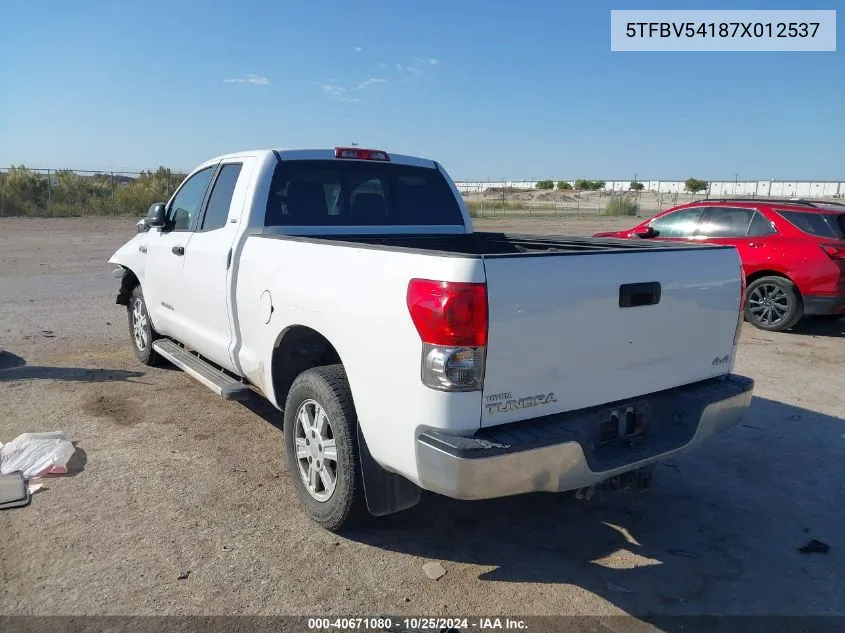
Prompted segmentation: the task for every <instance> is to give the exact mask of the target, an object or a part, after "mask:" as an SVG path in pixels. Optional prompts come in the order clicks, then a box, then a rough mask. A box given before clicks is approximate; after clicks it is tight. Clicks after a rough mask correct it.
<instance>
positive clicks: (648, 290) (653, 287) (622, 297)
mask: <svg viewBox="0 0 845 633" xmlns="http://www.w3.org/2000/svg"><path fill="white" fill-rule="evenodd" d="M658 303H660V282H659V281H646V282H643V283H638V284H622V285H621V286H619V307H620V308H636V307H638V306H653V305H657V304H658Z"/></svg>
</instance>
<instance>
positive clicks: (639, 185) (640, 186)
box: [628, 180, 645, 191]
mask: <svg viewBox="0 0 845 633" xmlns="http://www.w3.org/2000/svg"><path fill="white" fill-rule="evenodd" d="M628 189H629V190H630V191H642V190H643V189H645V185H644V184H643V183H641V182H637V181H636V180H635V181H634V182H632V183H631V186H630V187H628Z"/></svg>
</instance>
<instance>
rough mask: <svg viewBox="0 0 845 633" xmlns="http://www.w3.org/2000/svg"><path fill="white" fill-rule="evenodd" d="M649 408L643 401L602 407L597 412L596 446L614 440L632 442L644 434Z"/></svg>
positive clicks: (614, 441)
mask: <svg viewBox="0 0 845 633" xmlns="http://www.w3.org/2000/svg"><path fill="white" fill-rule="evenodd" d="M649 409H650V407H649V406H647V404H646V403H644V402H634V403H629V404H625V405H620V406H616V407H613V408H607V409H603V410H601V411H600V412H599V414H598V425H597V429H596V435H597V437H596V438H595V444H596V446H606V445H608V444H614V443H616V442H623V443H626V442H634V441H636V440H637V439H639V438H642V437H644V436H645V435H646V432H647V430H648V419H649V417H650V416H649Z"/></svg>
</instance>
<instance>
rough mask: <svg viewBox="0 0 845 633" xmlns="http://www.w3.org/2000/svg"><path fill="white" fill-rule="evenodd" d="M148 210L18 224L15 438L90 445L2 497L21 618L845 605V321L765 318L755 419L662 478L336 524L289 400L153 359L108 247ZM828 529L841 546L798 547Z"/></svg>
mask: <svg viewBox="0 0 845 633" xmlns="http://www.w3.org/2000/svg"><path fill="white" fill-rule="evenodd" d="M630 223H631V220H630V219H629V220H625V219H621V220H614V219H612V218H611V219H608V218H595V217H594V218H581V219H578V218H565V219H547V220H540V219H520V220H500V221H482V222H480V223H479V224H480V225H481V226H482V227H483V228H486V229H491V230H506V231H519V232H535V233H571V234H589V233H592V232H594V231H598V230H603V229H610V228H614V227H622V226H626V225H628V224H630ZM133 225H134V220H127V219H103V218H70V219H41V220H39V219H2V220H0V347H3V348H4V349H5V350H6V352H5V353H4V354H3V356H2V358H0V367H2V369H0V441H9V440H11V439H12V438H14V437H15V436H17V435H18V434H19V433H22V432H25V431H48V430H56V429H60V430H63V431H65V432H66V433H67V434H68V435H69V436H70V437H71V438H72V439H73V440H74V441H75V442H76V443H77V453H76V456H75V458H74V460H73V462H72V463H71V469H72V473H71V475H70V476H67V477H62V478H56V479H52V480H50V481H48V485H47V489H46V490H42V491H40V492H38V493H37V494H36V495H35V496H34V497H33V501H32V505H31V506H30V507H28V508H25V509H19V510H11V511H7V512H2V513H0V614H6V615H10V614H19V615H33V614H38V615H47V614H115V615H116V614H122V615H137V614H150V615H152V614H205V615H213V614H300V615H302V614H308V615H312V614H313V615H317V614H329V613H331V614H338V615H350V614H357V615H373V614H377V613H392V614H415V615H429V616H446V615H456V614H475V615H503V614H523V615H527V614H536V615H543V614H564V615H570V614H595V615H612V614H621V613H628V614H632V615H634V616H636V617H638V618H641V619H642V618H647V617H649V616H654V615H659V614H668V615H697V614H794V615H833V614H838V615H845V582H843V580H845V572H843V570H845V520H843V508H845V469H843V463H845V421H843V418H845V372H843V366H845V320H840V321H839V322H838V323H827V324H820V323H807V324H804V325H803V326H801V327H799V329H797V330H796V331H794V332H788V333H781V334H771V333H765V332H762V331H759V330H756V329H753V328H752V327H750V326H748V325H746V326H745V328H744V331H743V334H742V343H741V346H740V351H739V358H738V362H737V367H736V370H737V371H738V372H739V373H743V374H745V375H749V376H751V377H753V378H754V379H755V380H756V381H757V386H756V397H755V399H754V402H753V405H752V408H751V410H750V411H749V413H748V415H747V417H746V419H745V420H744V422H743V423H742V424H741V425H740V426H737V427H735V428H734V429H732V430H731V431H729V432H728V433H726V434H725V435H724V436H722V437H720V438H718V439H715V440H713V441H712V442H711V443H710V444H709V445H708V446H706V447H704V448H703V449H702V450H700V451H699V452H697V453H694V454H690V455H685V456H683V457H681V458H678V459H675V460H672V461H670V462H667V463H664V464H662V465H660V466H659V467H658V469H657V471H656V480H655V487H654V489H653V490H652V491H650V492H649V493H647V494H644V495H637V496H634V495H632V494H625V493H622V494H615V495H609V496H605V497H603V498H601V499H593V500H591V501H590V502H583V501H577V500H575V499H573V498H572V497H571V496H570V495H548V494H538V495H533V496H526V497H518V498H510V499H503V500H496V501H485V502H472V503H467V502H464V503H461V502H455V501H452V500H448V499H445V498H442V497H437V496H435V495H427V496H425V497H424V499H423V502H422V503H421V504H420V505H419V506H417V507H415V508H413V509H412V510H409V511H406V512H404V513H400V514H396V515H393V516H391V517H387V518H384V519H380V520H374V521H373V522H372V524H371V525H370V526H369V527H367V528H366V529H361V530H359V531H357V532H356V533H354V534H350V535H347V536H344V537H339V536H335V535H332V534H330V533H327V532H324V531H322V530H320V529H318V528H317V527H316V526H315V525H314V524H312V523H311V522H310V521H309V520H307V519H306V518H305V517H304V516H303V514H302V513H301V512H300V510H299V507H298V505H297V501H296V495H295V492H294V489H293V487H292V485H291V483H290V482H289V480H288V475H287V472H286V470H285V467H284V461H283V452H282V434H281V432H280V429H279V421H280V416H279V414H278V413H277V412H275V411H274V410H273V409H271V408H270V407H269V406H267V405H266V404H263V403H262V402H261V401H260V400H257V399H256V400H255V401H250V402H248V403H246V404H241V403H236V402H227V401H223V400H221V399H218V398H216V397H215V396H214V395H213V394H212V393H211V392H210V391H208V390H206V389H205V388H204V387H202V386H201V385H200V384H198V383H197V382H195V381H194V380H192V379H191V378H189V377H188V376H186V375H185V374H183V373H181V372H179V371H176V370H173V369H147V368H145V367H143V366H141V365H140V364H139V363H137V362H136V361H135V359H134V356H133V355H132V352H131V348H130V345H129V338H128V332H127V324H126V315H125V311H124V309H123V308H122V307H120V306H117V305H115V304H114V296H115V292H116V290H117V280H115V279H112V278H111V277H110V274H109V273H110V271H111V268H112V266H110V265H109V264H107V263H106V260H107V259H108V257H109V256H110V255H111V254H112V252H113V251H114V250H115V249H116V248H117V247H118V246H119V245H120V244H121V243H123V242H124V241H125V240H126V239H128V238H129V237H130V236H131V235H132V233H133V231H134V226H133ZM812 538H816V539H818V540H820V541H823V542H825V543H827V544H829V545H830V551H829V552H828V553H826V554H802V553H799V552H798V551H797V550H798V548H800V547H801V546H803V545H805V544H806V543H807V542H808V541H809V540H810V539H812ZM429 561H439V562H441V563H442V565H443V566H444V567H445V569H446V571H447V573H446V575H445V576H444V577H443V578H441V579H440V580H438V581H432V580H429V579H428V578H427V577H426V576H425V575H424V573H423V571H422V566H423V564H425V563H426V562H429ZM182 572H190V573H189V575H188V577H187V578H186V579H179V576H180V574H182V575H184V574H183V573H182Z"/></svg>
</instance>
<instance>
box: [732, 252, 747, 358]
mask: <svg viewBox="0 0 845 633" xmlns="http://www.w3.org/2000/svg"><path fill="white" fill-rule="evenodd" d="M745 288H746V285H745V269H744V268H743V267H742V265H740V267H739V315H738V316H737V319H736V332H734V345H738V344H739V337H740V335H741V334H742V324H743V322H744V321H745ZM735 356H736V354H734V357H735Z"/></svg>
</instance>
